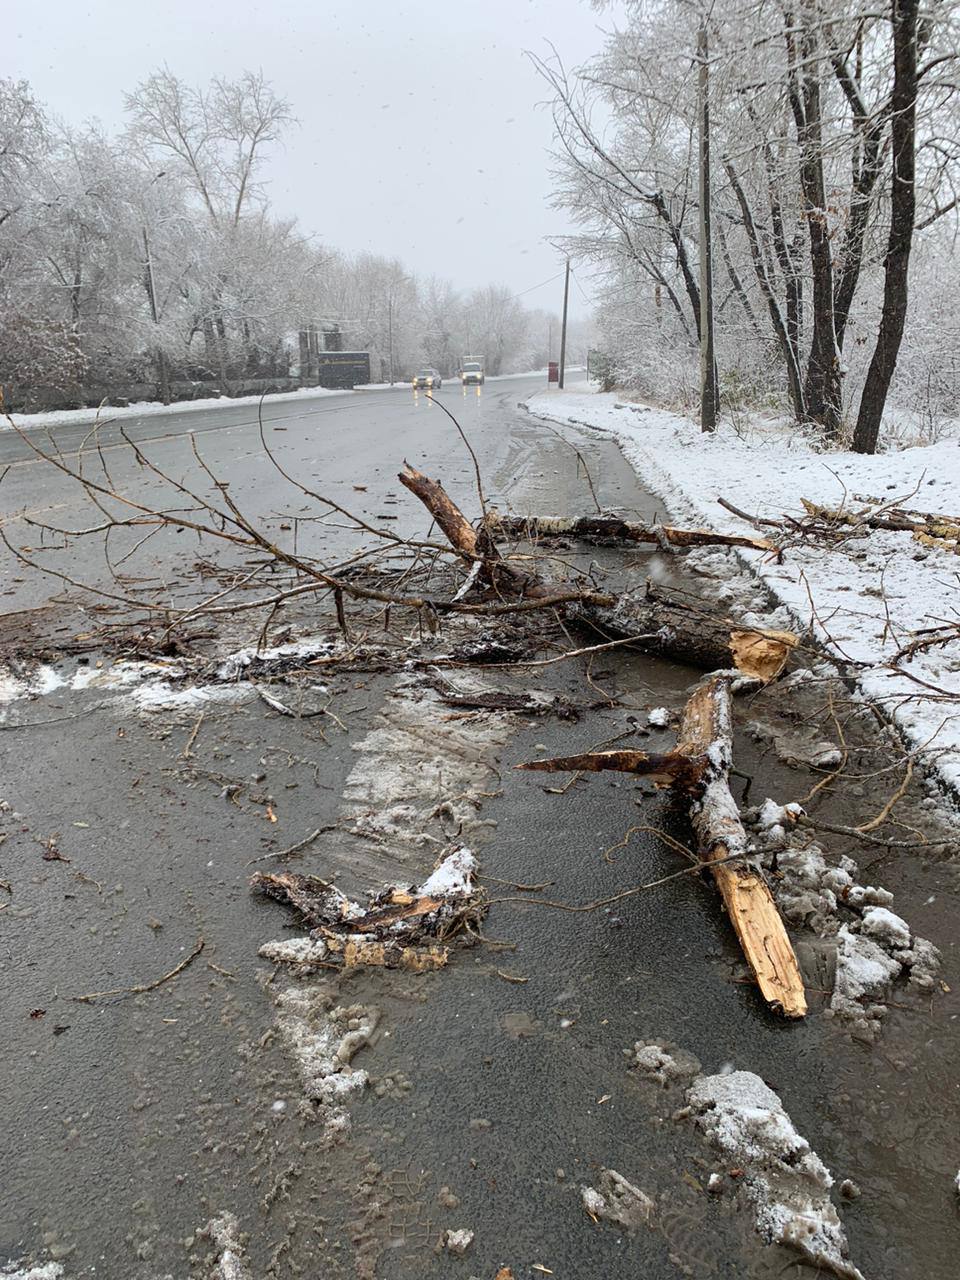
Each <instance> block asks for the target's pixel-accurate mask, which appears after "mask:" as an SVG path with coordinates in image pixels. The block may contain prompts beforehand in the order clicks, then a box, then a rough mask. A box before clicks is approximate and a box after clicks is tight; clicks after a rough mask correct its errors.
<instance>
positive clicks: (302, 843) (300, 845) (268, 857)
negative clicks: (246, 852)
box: [247, 822, 339, 867]
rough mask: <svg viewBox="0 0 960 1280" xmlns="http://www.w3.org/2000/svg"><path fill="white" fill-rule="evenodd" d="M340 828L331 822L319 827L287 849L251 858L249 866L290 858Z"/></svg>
mask: <svg viewBox="0 0 960 1280" xmlns="http://www.w3.org/2000/svg"><path fill="white" fill-rule="evenodd" d="M338 826H339V824H338V823H336V822H331V823H328V824H327V825H326V826H325V827H317V829H316V831H311V832H310V834H309V835H308V836H304V837H303V839H302V840H298V841H297V843H296V844H292V845H290V846H289V848H287V849H278V850H277V852H276V853H264V854H262V855H261V856H260V857H259V858H251V859H250V861H249V862H248V863H247V866H248V867H252V866H254V865H255V864H256V863H258V862H272V861H273V860H274V859H275V858H289V857H290V855H291V854H292V853H299V852H300V850H301V849H306V847H307V845H311V844H313V842H314V840H316V839H317V837H318V836H322V835H325V834H326V832H328V831H336V830H338Z"/></svg>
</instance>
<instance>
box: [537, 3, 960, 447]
mask: <svg viewBox="0 0 960 1280" xmlns="http://www.w3.org/2000/svg"><path fill="white" fill-rule="evenodd" d="M600 7H602V6H600ZM627 9H628V20H627V22H626V24H625V25H624V26H623V27H622V28H621V29H620V30H618V31H616V32H614V33H613V34H612V35H611V37H610V39H609V41H608V44H607V47H606V49H605V50H604V52H603V53H602V54H601V55H600V56H599V57H598V58H597V59H595V60H594V61H593V62H592V63H590V64H588V65H587V66H586V67H584V68H581V69H580V70H579V71H578V72H577V73H576V74H575V75H569V76H568V75H567V74H566V73H565V72H564V71H563V69H562V68H561V67H560V66H559V65H558V64H557V63H556V62H555V61H548V62H539V63H538V65H539V67H540V70H541V72H542V73H543V74H544V76H545V77H546V78H547V79H548V81H549V82H550V84H551V86H552V88H553V90H554V94H555V102H556V106H555V120H556V126H557V139H558V147H557V188H556V190H557V199H558V201H559V203H561V204H562V205H564V206H566V207H567V208H568V209H569V210H570V211H571V212H572V213H573V214H574V216H575V217H576V218H577V220H578V221H579V222H580V226H581V231H580V234H579V235H578V236H576V237H574V238H573V240H572V241H571V246H570V247H571V248H572V249H573V250H574V251H575V252H576V253H577V254H578V255H579V256H580V257H581V258H582V259H584V260H586V261H589V262H592V263H593V264H594V266H595V267H596V269H597V272H598V275H599V276H600V278H601V281H602V293H603V304H602V307H601V325H602V328H603V330H604V332H605V334H606V339H607V341H608V343H609V345H610V347H611V350H610V355H611V357H612V359H613V363H614V365H615V366H617V367H618V368H619V370H620V377H621V378H622V379H623V380H626V381H632V382H633V383H634V384H635V385H643V386H644V387H645V388H647V389H659V390H660V392H661V393H662V394H667V395H671V394H678V393H680V394H685V393H686V392H687V391H688V390H689V389H690V387H689V384H690V382H691V378H692V375H693V373H694V361H695V350H694V348H695V347H696V343H697V339H698V325H699V278H698V275H699V247H698V243H697V224H698V220H699V219H698V191H697V164H696V151H695V146H694V139H695V130H696V123H697V107H698V102H697V92H696V90H697V86H696V75H695V50H696V33H697V28H698V27H699V25H700V24H701V23H705V24H706V25H707V27H708V29H709V36H710V40H709V43H710V51H711V55H710V82H711V99H710V107H711V140H712V147H713V152H714V155H715V157H717V159H718V161H719V163H718V164H717V166H716V168H717V173H716V175H715V177H716V181H715V188H714V193H713V202H714V210H713V225H714V260H715V262H714V278H715V286H716V296H717V322H718V343H719V356H720V362H721V368H722V369H723V371H724V372H725V374H726V382H727V386H728V390H729V388H730V386H731V385H735V386H736V387H737V388H739V389H743V388H747V389H748V390H750V391H751V392H752V393H753V394H754V395H757V394H759V395H765V394H768V393H769V392H770V391H776V392H782V393H785V394H786V396H787V398H788V402H789V404H790V407H791V409H792V411H793V413H794V415H795V416H796V418H797V419H798V420H799V421H809V422H813V423H815V424H817V425H818V426H819V427H820V428H821V429H822V430H823V431H824V433H825V434H826V436H827V437H828V438H837V437H838V436H839V435H840V434H841V433H842V431H843V430H844V425H843V423H844V416H845V414H846V417H847V419H849V418H851V417H855V416H857V404H858V402H859V405H860V408H859V418H860V421H861V422H863V421H864V417H865V415H866V416H867V417H868V418H870V420H871V421H872V423H873V425H874V427H876V426H878V425H879V419H880V416H881V415H882V412H883V405H884V402H885V400H886V391H887V387H888V386H889V385H890V383H891V381H892V378H893V372H894V367H895V364H896V356H897V347H898V345H899V339H898V337H897V333H898V331H899V332H900V333H902V332H903V324H904V318H905V316H906V307H907V298H908V284H909V262H910V250H911V248H912V249H914V251H915V253H916V254H917V255H920V256H922V255H923V253H924V250H923V234H924V232H925V231H926V229H927V228H929V227H932V226H933V225H934V224H935V223H936V222H937V221H938V220H939V219H940V218H941V217H943V216H945V215H948V214H950V213H952V212H953V211H954V210H955V209H956V199H955V188H954V182H955V180H956V174H957V165H958V153H957V152H958V149H957V142H956V137H957V130H956V102H955V96H954V92H955V90H954V64H955V59H956V56H957V53H958V49H960V44H958V36H957V10H958V6H957V4H956V3H954V2H953V0H944V3H925V2H924V0H885V3H884V4H883V5H880V6H879V7H878V6H875V5H867V4H866V3H865V0H830V3H827V0H795V3H794V4H792V5H787V4H774V5H768V4H755V3H752V2H751V3H738V4H733V5H730V6H726V5H725V6H709V7H707V6H700V5H697V4H693V3H683V2H681V0H662V3H658V4H641V3H633V4H628V6H627ZM911 66H912V67H913V71H912V79H911V78H910V75H909V74H908V73H910V68H911ZM914 171H915V179H914V177H913V176H912V175H913V174H914ZM881 275H882V276H883V277H885V279H886V285H885V287H884V288H883V289H882V290H881V295H880V299H879V301H880V307H879V310H880V312H881V313H882V314H881V315H880V316H878V317H877V321H879V322H880V323H879V338H878V337H877V333H876V330H874V332H873V334H869V333H868V331H869V328H870V325H871V323H876V322H877V321H872V322H871V321H870V320H868V319H867V317H866V315H865V314H864V310H863V305H862V304H863V303H864V301H867V302H868V303H869V305H870V307H871V308H872V307H873V306H874V305H875V300H876V298H877V294H876V288H875V285H876V282H877V280H878V279H879V278H880V277H881ZM852 330H855V331H856V332H855V337H854V339H853V341H851V340H850V335H851V331H852ZM871 351H872V352H873V356H872V358H871V357H870V352H871ZM684 352H687V353H689V354H688V355H687V356H686V357H685V358H684V356H683V353H684ZM671 353H673V354H672V356H671ZM678 353H679V354H680V359H678V358H677V354H678ZM868 363H869V364H870V365H871V370H870V374H869V376H868V374H867V365H868ZM881 374H882V376H880V375H881ZM678 375H679V377H678ZM865 386H866V388H867V389H866V393H865V394H864V387H865ZM860 434H861V433H860V431H859V430H858V435H860ZM862 443H863V442H862ZM870 447H872V446H870Z"/></svg>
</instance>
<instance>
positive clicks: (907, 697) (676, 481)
mask: <svg viewBox="0 0 960 1280" xmlns="http://www.w3.org/2000/svg"><path fill="white" fill-rule="evenodd" d="M527 407H528V408H529V410H530V411H531V412H532V413H533V414H535V415H538V416H541V417H544V418H549V419H551V420H553V421H556V422H561V423H570V424H573V425H578V426H584V427H589V428H595V429H597V430H601V431H605V432H609V433H610V434H612V435H613V436H615V437H616V439H617V440H618V441H619V443H620V445H621V446H622V448H623V451H624V454H625V456H626V457H627V459H628V461H630V462H631V463H632V464H633V466H634V468H635V469H636V471H637V474H638V476H639V477H640V479H641V480H642V482H643V483H644V484H645V485H647V486H648V487H649V488H651V489H652V490H654V491H655V492H656V493H658V494H659V495H660V496H661V497H662V498H663V499H664V502H665V503H666V505H667V506H668V507H669V509H670V511H671V512H672V514H673V516H674V518H675V519H677V520H684V521H689V522H691V523H693V524H696V525H701V526H703V525H708V526H710V527H711V528H713V529H716V530H718V531H720V532H723V533H740V534H742V533H745V532H748V531H749V526H748V525H746V524H745V522H744V521H743V520H741V519H739V518H738V517H737V516H734V515H732V514H731V513H730V512H728V511H726V510H724V508H722V507H721V506H719V504H718V502H717V498H718V497H724V498H725V499H727V500H728V501H730V502H732V503H734V504H735V505H736V506H738V507H739V508H740V509H741V510H744V511H748V512H750V513H751V514H756V515H760V516H767V517H771V518H778V517H780V516H781V514H782V513H784V512H791V513H793V514H795V515H796V514H802V510H803V509H802V504H801V499H802V498H807V499H808V500H810V501H812V502H815V503H819V504H823V505H826V506H832V507H837V506H839V505H840V504H841V503H842V502H844V500H845V499H846V501H847V502H850V501H854V505H856V502H855V500H854V495H864V496H870V497H873V498H880V499H883V500H884V501H890V500H892V499H894V498H896V497H902V498H907V497H908V495H910V494H912V493H914V490H916V492H915V494H914V496H912V497H909V498H908V501H907V506H909V507H911V508H914V509H917V510H923V511H929V512H942V513H947V514H956V513H957V512H960V447H958V445H957V442H956V441H955V440H945V441H943V442H941V443H939V444H935V445H930V446H927V447H925V448H916V449H906V450H904V451H902V452H899V453H888V454H880V455H877V456H875V457H863V456H861V455H859V454H854V453H829V454H823V453H818V452H817V451H816V450H815V449H814V448H813V447H812V445H811V443H810V442H809V441H808V440H806V439H804V438H803V437H802V436H801V435H800V434H798V433H797V432H792V433H791V432H790V431H789V430H788V429H787V428H786V427H783V426H781V427H777V426H775V425H773V426H771V425H767V426H766V427H759V426H758V427H755V428H754V429H752V430H748V431H744V432H742V433H741V434H738V432H737V431H735V430H734V429H733V428H732V427H731V426H730V425H729V424H723V425H721V427H720V429H719V430H718V431H717V432H716V433H714V434H712V435H704V434H702V433H701V432H700V431H699V430H698V429H697V427H696V426H695V425H694V424H693V423H692V422H690V421H689V420H688V419H686V418H683V417H680V416H679V415H677V414H674V413H668V412H666V411H664V410H659V409H650V408H647V407H646V406H643V405H635V404H624V403H622V402H621V401H619V400H618V399H617V398H616V397H615V396H613V395H604V394H587V393H576V392H572V391H564V392H562V393H560V394H559V395H558V394H550V395H538V396H533V397H531V399H530V400H529V401H528V405H527ZM693 554H694V555H697V554H699V553H693ZM732 554H735V555H737V556H738V557H739V558H740V560H741V561H742V562H745V563H746V564H747V565H748V566H749V567H750V569H752V570H753V572H755V573H756V574H758V575H759V577H760V578H761V579H762V580H763V582H764V583H765V585H766V586H767V587H768V588H769V590H770V591H771V593H772V594H773V595H774V596H775V597H776V598H777V599H778V600H779V601H780V602H781V603H782V604H783V605H784V606H786V608H787V609H788V610H789V611H790V613H791V614H792V617H793V619H794V621H795V624H796V625H799V626H801V627H807V626H808V625H811V615H812V609H811V604H810V596H812V598H813V602H814V605H815V607H816V613H817V617H816V618H815V619H813V621H812V625H813V629H814V631H815V633H816V635H817V636H818V638H819V639H820V640H821V641H822V642H823V643H824V645H825V647H826V648H827V649H828V650H829V651H831V652H832V653H833V654H834V655H835V656H836V657H837V658H839V659H841V660H843V661H846V662H848V663H849V664H850V666H851V670H852V672H853V673H854V674H855V675H856V677H857V679H858V681H859V685H860V689H861V691H862V692H863V693H864V694H865V695H866V696H867V697H869V698H870V699H871V700H873V701H874V702H876V703H878V704H879V705H881V706H882V707H883V708H884V709H885V711H886V712H887V714H889V715H890V716H891V718H892V719H893V721H894V722H895V723H896V725H897V726H898V728H899V730H900V732H901V733H902V734H903V736H904V738H905V739H906V740H907V741H908V742H910V743H911V745H913V746H917V747H924V748H925V754H926V757H927V759H928V760H929V761H930V763H931V765H932V766H933V767H935V768H936V769H937V770H938V771H939V774H940V776H941V778H942V779H943V780H944V781H945V782H946V783H947V784H948V785H949V786H950V787H952V788H953V789H954V790H955V791H957V792H960V706H958V705H956V704H954V703H952V702H950V701H945V700H944V699H943V698H942V697H939V696H937V694H936V693H935V692H934V691H933V690H930V689H925V688H924V686H923V685H922V684H918V683H916V682H915V680H911V679H908V678H906V677H905V676H902V675H896V674H895V673H893V672H892V671H890V670H889V669H888V668H886V667H885V666H884V664H885V663H886V662H887V661H888V660H889V658H890V656H891V655H892V654H893V653H894V652H896V650H897V649H898V648H900V646H901V645H903V644H904V643H906V642H907V641H909V640H910V638H911V636H912V635H913V633H915V632H917V631H918V630H920V629H922V628H923V627H926V626H930V625H932V621H933V620H935V619H937V618H943V617H944V616H945V615H947V614H948V609H947V607H946V605H945V596H946V595H947V593H948V592H949V591H951V590H955V582H956V578H955V573H956V567H957V566H956V556H955V555H953V554H951V553H950V552H948V551H945V550H942V549H939V548H937V547H928V546H921V545H919V544H918V543H917V542H916V541H915V540H914V539H913V538H912V537H911V536H910V534H908V533H892V532H885V531H881V530H873V531H871V532H870V534H869V536H866V537H863V538H857V539H850V540H848V541H846V542H845V543H844V545H843V548H842V549H841V548H828V547H824V546H819V545H818V546H814V547H798V546H791V547H790V548H789V550H788V551H787V552H786V554H785V556H784V562H783V564H776V563H774V562H773V560H771V559H769V558H765V557H764V555H763V553H760V552H753V551H749V550H747V549H745V548H744V549H741V548H738V549H737V550H736V551H735V552H733V553H732ZM726 563H727V564H728V565H729V563H730V562H729V560H727V561H726ZM727 572H728V576H729V569H728V571H727ZM808 584H809V593H810V594H809V595H808ZM750 620H751V619H749V618H748V619H747V621H750ZM756 621H758V622H763V621H764V619H763V618H762V617H760V618H757V619H756ZM907 670H909V672H910V673H911V675H912V676H914V677H915V678H916V679H917V680H920V681H925V682H926V684H927V685H933V686H934V688H935V689H936V690H940V691H943V692H946V693H947V694H948V695H949V696H951V697H956V698H957V699H960V645H953V646H951V645H945V646H942V647H935V648H933V649H930V650H929V651H927V652H925V653H919V654H917V655H916V656H915V657H914V658H913V659H912V660H911V662H910V665H909V667H908V668H907Z"/></svg>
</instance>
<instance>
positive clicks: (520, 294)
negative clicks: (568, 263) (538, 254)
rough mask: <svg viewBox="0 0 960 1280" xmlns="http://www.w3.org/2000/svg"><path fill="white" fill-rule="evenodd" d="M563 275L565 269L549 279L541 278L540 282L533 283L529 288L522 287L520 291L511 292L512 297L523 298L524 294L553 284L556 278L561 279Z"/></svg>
mask: <svg viewBox="0 0 960 1280" xmlns="http://www.w3.org/2000/svg"><path fill="white" fill-rule="evenodd" d="M562 275H563V271H558V272H557V274H556V275H555V276H551V277H550V279H549V280H541V281H540V283H539V284H532V285H531V286H530V288H529V289H521V290H520V292H519V293H514V294H511V295H510V296H511V298H522V297H523V296H524V294H527V293H533V292H534V290H535V289H542V288H543V287H544V285H547V284H553V282H554V280H559V279H560V277H561V276H562Z"/></svg>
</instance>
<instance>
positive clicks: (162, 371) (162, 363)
mask: <svg viewBox="0 0 960 1280" xmlns="http://www.w3.org/2000/svg"><path fill="white" fill-rule="evenodd" d="M140 230H141V231H142V232H143V252H144V255H145V258H146V267H147V294H148V295H149V298H150V314H151V315H152V316H153V323H154V326H155V327H156V328H157V329H159V328H160V314H159V312H158V311H157V286H156V283H155V282H154V279H153V258H152V257H151V256H150V241H149V239H148V237H147V228H146V227H145V226H144V227H141V228H140ZM159 337H160V335H159V334H158V335H157V338H158V342H157V377H158V378H159V381H160V398H161V400H162V401H163V403H164V404H169V403H170V379H169V377H168V376H167V357H166V356H165V355H164V351H163V343H162V342H160V341H159Z"/></svg>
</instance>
